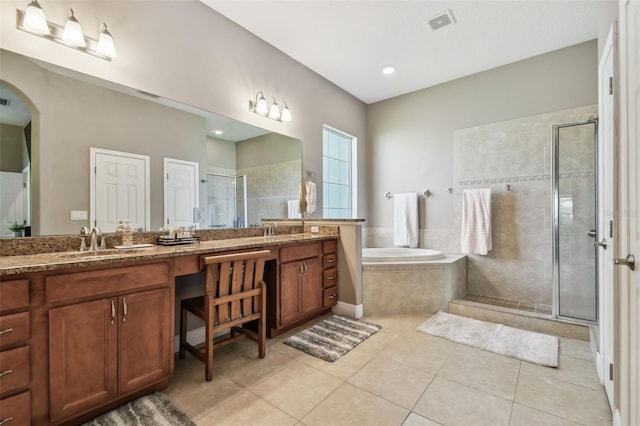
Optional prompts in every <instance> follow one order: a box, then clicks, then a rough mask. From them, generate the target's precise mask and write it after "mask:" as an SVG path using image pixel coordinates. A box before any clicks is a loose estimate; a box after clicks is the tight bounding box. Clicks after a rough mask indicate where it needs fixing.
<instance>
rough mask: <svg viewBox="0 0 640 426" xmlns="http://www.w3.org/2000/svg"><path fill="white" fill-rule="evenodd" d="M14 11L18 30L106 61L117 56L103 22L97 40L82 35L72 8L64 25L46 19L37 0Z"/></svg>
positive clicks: (32, 0)
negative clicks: (25, 8)
mask: <svg viewBox="0 0 640 426" xmlns="http://www.w3.org/2000/svg"><path fill="white" fill-rule="evenodd" d="M16 13H17V25H16V27H17V28H18V29H19V30H22V31H25V32H27V33H29V34H33V35H36V36H39V37H42V38H46V39H47V40H51V41H53V42H56V43H58V44H62V45H65V46H67V47H71V48H73V49H75V50H80V51H82V52H85V53H88V54H90V55H93V56H96V57H98V58H102V59H105V60H107V61H110V60H111V59H112V58H115V57H116V56H117V53H116V49H115V46H114V44H113V37H112V36H111V33H110V32H109V31H108V30H107V25H106V24H105V23H102V25H101V27H100V35H99V40H96V39H94V38H91V37H88V36H85V35H84V33H83V32H82V27H81V26H80V23H79V22H78V20H77V19H76V17H75V15H74V13H73V10H72V9H69V13H68V17H67V21H66V22H65V24H64V27H63V26H61V25H58V24H55V23H53V22H50V21H47V17H46V15H45V13H44V10H43V9H42V7H41V6H40V4H38V2H37V0H31V3H29V6H27V10H26V11H22V10H19V9H18V10H16Z"/></svg>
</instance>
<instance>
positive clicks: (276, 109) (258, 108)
mask: <svg viewBox="0 0 640 426" xmlns="http://www.w3.org/2000/svg"><path fill="white" fill-rule="evenodd" d="M282 105H283V106H282V108H280V106H279V105H278V103H277V102H276V98H274V97H272V98H271V102H270V103H269V104H267V100H266V99H265V97H264V93H262V92H261V91H260V92H258V93H257V94H256V100H255V101H253V100H249V111H251V112H255V113H256V114H259V115H262V116H264V117H267V118H270V119H272V120H276V121H283V122H284V121H291V110H290V109H289V106H288V105H287V103H286V102H284V101H283V102H282Z"/></svg>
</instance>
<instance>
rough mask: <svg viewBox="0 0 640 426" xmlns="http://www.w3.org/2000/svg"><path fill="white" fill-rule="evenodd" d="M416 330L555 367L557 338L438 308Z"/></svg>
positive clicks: (556, 361) (556, 364)
mask: <svg viewBox="0 0 640 426" xmlns="http://www.w3.org/2000/svg"><path fill="white" fill-rule="evenodd" d="M418 331H421V332H423V333H427V334H432V335H434V336H439V337H444V338H445V339H447V340H451V341H453V342H457V343H462V344H465V345H468V346H473V347H474V348H479V349H484V350H486V351H489V352H494V353H497V354H500V355H506V356H510V357H512V358H517V359H521V360H524V361H528V362H533V363H535V364H540V365H544V366H547V367H557V366H558V338H557V337H556V336H550V335H548V334H541V333H534V332H532V331H526V330H520V329H517V328H512V327H507V326H505V325H502V324H494V323H490V322H484V321H478V320H475V319H472V318H466V317H461V316H458V315H453V314H448V313H446V312H442V311H438V312H437V313H436V314H435V315H434V316H432V317H431V318H429V319H428V320H426V321H425V322H424V323H422V324H421V325H420V326H419V327H418Z"/></svg>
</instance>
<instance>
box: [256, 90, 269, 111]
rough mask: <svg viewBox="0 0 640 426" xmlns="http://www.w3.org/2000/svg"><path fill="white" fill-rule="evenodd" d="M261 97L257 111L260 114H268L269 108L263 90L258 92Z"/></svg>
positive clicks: (257, 103) (257, 104)
mask: <svg viewBox="0 0 640 426" xmlns="http://www.w3.org/2000/svg"><path fill="white" fill-rule="evenodd" d="M258 94H260V98H258V100H257V101H256V112H257V113H258V114H262V115H267V113H268V112H269V108H268V107H267V100H266V99H265V98H264V95H263V94H262V92H258Z"/></svg>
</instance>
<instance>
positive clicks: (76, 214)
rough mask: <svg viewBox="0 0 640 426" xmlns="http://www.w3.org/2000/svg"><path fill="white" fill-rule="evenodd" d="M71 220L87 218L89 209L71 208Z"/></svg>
mask: <svg viewBox="0 0 640 426" xmlns="http://www.w3.org/2000/svg"><path fill="white" fill-rule="evenodd" d="M71 220H87V211H86V210H71Z"/></svg>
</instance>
